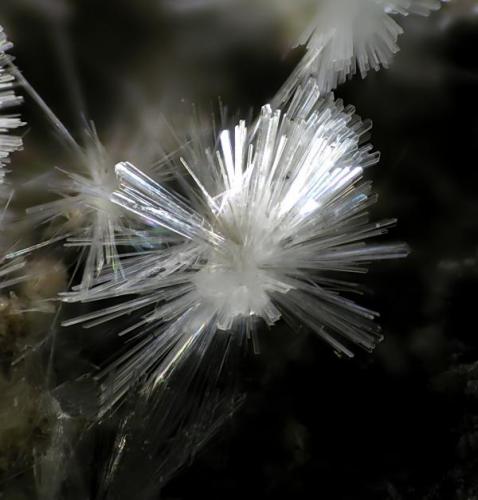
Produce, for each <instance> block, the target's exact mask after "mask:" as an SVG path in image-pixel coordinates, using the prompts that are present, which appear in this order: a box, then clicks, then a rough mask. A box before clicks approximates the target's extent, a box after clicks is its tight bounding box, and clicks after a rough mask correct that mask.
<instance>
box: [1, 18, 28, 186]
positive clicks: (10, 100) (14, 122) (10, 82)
mask: <svg viewBox="0 0 478 500" xmlns="http://www.w3.org/2000/svg"><path fill="white" fill-rule="evenodd" d="M11 48H12V44H11V43H10V42H9V41H8V40H7V37H6V36H5V33H4V31H3V28H2V27H1V26H0V184H2V183H3V181H4V177H5V174H6V171H5V166H6V165H7V163H8V162H9V156H10V154H11V153H13V152H14V151H17V150H19V149H20V148H21V147H22V140H21V138H20V137H17V136H14V135H11V134H10V133H9V132H10V131H11V130H13V129H16V128H18V127H21V126H22V125H23V123H22V121H21V119H20V117H19V116H18V115H16V114H12V113H10V109H11V108H12V107H13V106H16V105H18V104H19V103H21V101H22V98H21V97H19V96H17V95H16V94H15V92H14V86H15V77H14V76H13V75H12V73H11V72H10V71H9V67H8V65H9V58H8V55H7V51H8V50H9V49H11ZM0 194H1V193H0Z"/></svg>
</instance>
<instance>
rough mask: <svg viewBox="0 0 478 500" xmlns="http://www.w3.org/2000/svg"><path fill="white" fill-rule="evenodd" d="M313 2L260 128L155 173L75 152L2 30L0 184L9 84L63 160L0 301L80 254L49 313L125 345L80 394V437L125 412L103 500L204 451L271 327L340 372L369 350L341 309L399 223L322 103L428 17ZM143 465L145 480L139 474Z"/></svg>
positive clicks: (353, 305)
mask: <svg viewBox="0 0 478 500" xmlns="http://www.w3.org/2000/svg"><path fill="white" fill-rule="evenodd" d="M283 3H286V2H283ZM312 3H313V5H314V15H313V21H312V22H311V24H310V26H308V27H305V29H303V30H302V32H301V33H302V35H301V36H300V37H298V39H297V40H296V41H297V42H298V43H301V44H303V45H305V46H306V54H305V56H304V58H303V60H302V61H301V62H300V63H299V65H298V66H297V68H296V70H295V71H294V72H293V73H292V75H291V76H290V78H289V79H288V80H287V81H286V82H285V84H284V86H283V87H282V89H281V90H280V91H279V92H278V94H277V95H276V96H274V97H272V98H271V99H270V101H269V104H266V105H264V106H263V107H262V108H261V110H260V112H259V113H258V116H257V117H256V118H255V119H251V120H238V121H237V122H236V123H235V125H234V126H232V127H229V126H226V125H224V126H221V130H219V132H217V133H216V132H215V131H214V130H213V129H214V127H212V126H211V127H210V128H209V129H208V130H206V133H204V130H203V129H202V128H198V125H197V124H195V125H192V126H191V129H190V130H188V131H186V133H183V132H184V131H180V132H178V136H184V135H187V136H188V140H185V141H184V142H183V143H182V144H180V145H179V147H178V148H177V150H176V151H174V152H173V153H171V152H170V153H171V154H164V155H163V157H162V158H158V154H157V153H158V151H161V150H162V148H161V147H160V146H159V142H161V138H157V137H155V135H154V134H149V135H148V134H146V135H145V136H144V137H143V141H140V143H141V144H142V146H141V149H142V154H139V155H137V156H135V155H129V154H128V148H127V147H123V148H122V149H121V152H120V153H119V151H112V150H109V149H108V148H106V147H104V146H103V145H102V143H101V142H100V141H99V139H98V137H97V134H96V131H95V128H94V126H92V125H88V126H87V127H85V128H86V130H87V133H86V135H85V137H86V140H85V141H83V143H82V145H80V144H79V143H77V142H76V140H75V139H74V138H73V137H72V135H71V134H70V133H69V132H68V130H67V129H66V127H64V126H63V125H62V124H61V122H60V121H59V120H58V118H57V117H56V116H55V115H54V114H53V112H52V111H51V110H50V109H49V108H48V107H47V105H46V104H45V103H44V102H43V101H42V100H41V98H40V97H39V96H38V95H37V94H36V93H35V91H34V90H33V89H32V87H31V86H30V85H29V84H28V83H27V82H26V80H24V79H23V77H22V76H21V74H20V73H19V72H18V70H16V69H15V68H14V67H13V63H12V61H11V59H9V57H8V56H7V55H6V51H7V50H8V49H9V48H10V44H9V43H8V42H7V41H6V37H5V36H4V34H3V31H2V30H1V28H0V113H1V114H0V183H2V182H3V178H4V175H5V166H6V164H7V162H8V161H9V155H10V154H11V153H12V152H14V151H16V150H18V149H20V147H21V145H22V141H21V139H20V138H19V137H17V136H15V135H12V134H11V131H12V130H13V129H15V128H17V127H19V126H21V125H22V122H21V120H20V118H19V117H18V116H17V115H14V114H10V111H9V110H10V108H11V107H12V106H14V105H16V104H18V103H19V101H20V98H19V97H17V96H16V94H15V92H14V88H13V86H14V84H15V81H16V77H18V78H19V79H20V81H21V83H22V84H23V85H24V87H25V89H26V90H28V91H29V92H30V93H31V95H32V96H33V97H34V98H35V100H36V101H37V103H39V104H40V106H41V108H42V109H43V111H46V113H47V115H48V117H49V118H50V120H51V121H52V122H53V124H54V125H55V127H56V129H57V131H60V133H61V135H62V139H63V143H64V144H65V143H66V145H67V146H68V150H69V153H70V155H71V156H70V158H71V163H70V165H69V166H68V167H63V166H60V168H57V169H56V171H55V174H54V175H53V176H52V177H51V178H52V179H53V180H52V182H50V188H51V190H52V191H53V192H54V193H55V195H56V199H54V200H53V201H51V200H50V201H47V202H45V203H43V204H40V205H37V206H34V207H32V208H30V209H28V211H27V213H28V218H29V220H30V221H32V222H33V224H34V225H35V226H42V227H43V228H45V227H46V228H47V230H46V231H44V233H43V240H41V242H40V243H36V244H35V245H34V246H32V247H29V248H26V249H25V250H24V251H21V250H20V251H15V252H11V251H10V249H7V248H6V247H5V249H4V248H3V247H0V248H1V249H2V255H0V265H2V266H3V267H0V288H2V289H5V290H10V289H11V288H12V287H14V286H15V285H16V284H17V283H19V282H21V281H25V280H28V279H32V278H33V276H34V275H33V274H32V271H31V269H30V270H28V272H26V273H24V272H23V268H24V267H25V266H26V265H27V262H26V261H25V260H23V259H22V258H21V257H22V256H23V255H24V254H26V253H30V252H32V251H33V250H37V249H39V248H41V247H45V246H48V245H53V244H54V243H57V242H59V241H61V242H62V243H64V244H65V246H70V247H71V246H73V247H77V248H79V253H78V255H77V257H76V259H75V261H74V263H73V266H72V271H71V274H72V282H73V286H72V287H71V289H70V290H69V291H68V292H65V293H62V294H60V295H59V297H58V298H59V299H61V300H63V301H64V302H69V303H73V304H75V303H78V302H83V303H86V304H88V306H86V307H88V308H89V309H88V312H86V313H84V314H82V315H81V316H77V315H72V316H71V317H69V318H68V319H66V320H64V321H63V326H65V327H71V326H73V325H77V324H80V325H82V326H84V327H86V328H90V327H96V326H100V325H101V326H104V325H105V324H108V328H114V329H116V330H117V334H118V336H119V337H120V338H121V339H122V340H124V344H122V346H121V349H120V350H117V349H116V346H115V348H114V350H113V352H112V353H110V354H111V356H109V357H108V360H107V361H105V362H104V363H103V364H102V365H101V367H100V368H98V369H94V370H90V371H89V372H88V373H85V374H84V376H82V377H80V379H81V381H84V380H85V379H87V381H88V382H91V383H93V384H94V385H95V386H98V387H99V396H98V401H97V405H96V409H97V410H98V411H97V412H96V413H95V416H94V418H93V423H95V424H101V423H103V422H104V421H107V419H108V418H109V417H110V416H111V414H112V410H117V409H118V408H119V407H120V405H121V404H123V406H122V409H123V411H124V413H123V414H122V416H121V419H120V425H119V427H118V429H117V433H116V439H115V440H114V446H113V448H112V452H111V456H110V457H109V459H108V460H107V461H106V468H105V470H104V471H103V472H104V474H103V478H102V480H101V484H102V488H103V490H104V491H102V494H103V495H104V498H120V495H121V494H124V495H126V493H120V492H121V491H123V492H126V491H127V490H128V488H127V486H126V485H125V476H124V474H126V471H128V470H130V469H131V467H137V468H138V471H139V472H138V474H139V473H141V470H143V472H142V474H143V475H144V476H146V475H148V476H151V477H145V480H144V485H143V487H144V491H145V492H148V493H145V495H146V496H145V498H149V496H148V495H151V497H153V492H154V491H156V489H157V488H159V487H160V486H162V485H163V484H164V483H165V481H166V480H167V479H169V477H170V476H171V475H172V474H173V473H174V472H175V471H176V470H177V469H179V468H180V467H181V466H182V465H183V464H184V463H185V462H186V461H187V460H189V459H190V457H191V456H192V455H193V454H194V453H195V452H196V451H197V450H198V449H200V448H201V446H202V445H203V444H204V442H205V441H206V440H207V438H209V437H210V436H211V435H213V434H214V432H215V431H216V430H217V428H218V427H219V426H220V424H221V423H222V422H223V421H224V419H225V418H226V416H229V414H230V413H232V412H233V411H235V410H236V408H237V407H238V406H239V402H240V401H241V397H238V396H237V393H236V392H235V389H231V386H233V385H234V384H231V383H230V381H231V378H229V376H230V373H231V372H234V371H235V363H236V362H237V356H238V353H239V352H240V351H241V350H242V348H243V347H246V348H247V349H248V348H251V349H252V350H254V351H255V352H256V353H259V352H260V336H261V335H260V334H261V330H263V329H264V328H268V329H271V330H272V332H271V335H273V330H274V328H275V327H276V325H277V324H279V323H281V322H285V323H287V325H288V326H289V328H290V330H296V329H298V328H303V327H304V328H305V329H307V330H308V331H310V332H312V333H313V334H315V335H317V336H318V337H319V338H320V339H321V340H323V341H325V343H327V344H329V345H330V346H331V347H332V349H333V350H334V351H335V352H336V353H337V354H339V355H340V356H342V355H343V356H345V357H352V356H353V355H354V352H355V350H356V349H357V348H363V349H365V350H367V351H372V350H373V349H374V347H375V346H376V344H377V343H378V342H379V341H380V340H381V339H382V335H381V331H380V327H379V325H378V324H377V322H376V319H377V317H378V316H379V314H378V313H377V312H375V311H373V310H370V309H369V308H367V307H364V306H362V305H360V304H359V303H357V302H356V301H355V300H353V299H352V297H353V296H354V294H355V295H356V294H358V293H361V285H360V283H359V281H360V280H359V279H358V278H359V277H360V276H361V275H362V274H363V273H365V272H366V270H367V267H368V265H369V264H371V263H374V262H375V261H379V260H386V259H395V258H402V257H405V256H406V255H407V254H408V247H407V246H406V245H404V244H401V243H383V242H380V241H377V240H376V238H377V237H380V236H382V235H384V234H385V233H387V232H388V229H389V228H390V227H392V226H394V225H395V223H396V220H395V219H386V220H380V221H378V222H375V221H373V220H372V219H371V217H370V215H369V210H370V208H371V207H372V206H373V205H374V204H375V202H376V201H377V195H376V194H375V193H374V191H373V189H372V182H371V181H370V180H369V179H370V170H369V169H370V168H371V167H374V166H375V165H377V163H378V161H379V153H378V152H376V151H375V150H374V148H373V147H372V145H370V144H369V143H368V142H367V141H368V135H369V132H370V130H371V123H370V122H369V121H367V120H362V119H361V118H360V117H358V116H357V115H356V114H355V109H354V107H352V106H345V105H344V104H343V102H342V101H341V100H338V99H335V97H334V95H333V94H331V93H330V91H331V90H332V89H334V88H335V87H336V86H337V85H338V84H340V83H342V82H343V81H345V79H346V78H347V77H349V76H350V75H353V74H354V73H355V72H357V71H359V72H360V73H361V74H362V76H365V74H366V73H367V71H369V70H370V69H375V70H376V69H379V68H380V67H382V66H384V67H387V66H388V65H389V64H390V62H391V59H392V56H393V54H394V53H395V52H397V50H398V46H397V39H398V36H399V35H400V34H401V33H402V29H401V27H400V26H399V24H398V23H397V22H396V21H395V19H394V17H392V16H394V15H408V14H410V13H414V14H419V15H427V14H429V13H430V11H432V10H434V9H435V8H437V7H438V6H439V2H438V1H435V0H389V1H386V0H321V1H317V2H315V1H314V2H312ZM145 139H146V140H145ZM152 156H154V157H155V158H154V161H152ZM171 172H173V173H174V178H171V176H169V174H170V173H171ZM166 174H168V175H166ZM0 188H1V186H0ZM1 223H2V219H0V224H1ZM17 257H20V258H19V259H17ZM5 262H6V263H5ZM62 270H63V268H62ZM19 271H21V273H20V275H18V274H16V273H18V272H19ZM18 276H21V277H18ZM62 278H63V275H62ZM105 302H107V303H106V304H105ZM55 327H56V325H54V324H53V325H52V331H53V330H54V329H55ZM55 331H56V330H55ZM52 344H54V342H52ZM53 348H54V346H51V351H50V356H49V360H50V362H51V360H52V359H53V352H54V351H53ZM55 356H61V352H56V353H55ZM234 359H235V360H234ZM225 374H226V375H225ZM221 377H225V378H226V379H227V382H226V383H224V386H226V387H227V389H226V390H223V386H222V385H221V384H219V383H218V380H219V379H220V378H221ZM232 378H233V377H232ZM222 382H224V381H222ZM218 386H220V388H218ZM64 387H67V390H69V391H70V390H71V387H73V388H74V387H75V386H74V385H72V386H70V385H68V384H66V385H65V386H62V389H64ZM56 389H58V388H56ZM61 393H62V390H58V391H57V392H55V395H57V396H58V395H59V394H61ZM78 399H79V398H78ZM78 406H81V402H78ZM55 408H56V407H55ZM125 408H126V409H125ZM55 411H57V410H56V409H55ZM113 413H114V412H113ZM62 417H64V414H62ZM60 424H61V425H59V427H57V434H58V435H57V436H56V438H55V439H54V440H52V443H53V444H52V445H51V448H50V450H49V451H48V452H47V453H46V454H45V455H44V456H43V458H41V457H40V459H39V461H38V464H37V465H38V470H40V469H41V470H42V475H43V479H44V478H47V477H50V476H51V470H52V468H55V459H58V457H60V456H61V457H63V456H64V455H65V450H66V449H67V448H68V446H67V445H65V443H64V442H63V441H61V439H60V438H61V436H62V432H63V431H62V429H63V427H62V426H63V421H60ZM154 426H157V427H154ZM150 438H152V439H151V440H150ZM177 447H181V449H180V450H178V449H177ZM144 450H147V457H146V458H142V459H143V460H145V461H147V466H145V467H143V465H142V464H143V462H138V456H141V454H142V453H143V451H144ZM137 462H138V463H139V466H138V463H137ZM64 469H65V470H66V469H67V467H64ZM145 471H147V474H146V472H145ZM61 480H62V479H61V478H58V479H55V481H53V482H52V483H51V484H50V482H49V481H47V483H48V484H47V486H45V485H44V490H45V491H46V492H47V493H44V496H45V497H48V498H50V497H51V496H55V495H57V494H60V493H59V492H60V491H61V486H60V485H59V484H58V483H59V482H60V481H61ZM127 482H128V481H127V478H126V483H127ZM53 483H55V484H53ZM53 491H55V492H56V493H54V494H53V493H52V492H53ZM128 491H129V490H128ZM50 500H51V498H50Z"/></svg>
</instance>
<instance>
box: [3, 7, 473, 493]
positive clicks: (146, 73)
mask: <svg viewBox="0 0 478 500" xmlns="http://www.w3.org/2000/svg"><path fill="white" fill-rule="evenodd" d="M65 5H66V7H67V9H66V10H65V11H63V7H64V6H65ZM58 6H59V7H61V8H60V9H58V8H57V7H58ZM472 7H473V2H467V1H465V0H464V1H463V2H460V1H459V0H457V1H456V3H455V4H454V5H446V7H444V9H443V10H442V11H441V12H439V13H436V14H433V15H432V17H431V18H430V19H422V18H416V19H415V18H414V19H412V18H410V19H407V20H406V21H405V22H404V26H405V28H406V33H405V35H403V37H402V39H401V43H400V45H401V47H402V51H401V52H400V53H399V54H398V55H397V57H396V59H395V63H394V65H393V67H392V69H390V70H388V71H385V70H384V71H381V72H379V73H377V74H370V75H369V76H368V77H367V78H366V79H365V80H363V81H362V80H361V79H360V78H355V79H353V81H350V82H348V83H347V84H345V85H343V86H342V87H340V88H339V89H338V91H337V92H336V94H337V96H339V97H342V98H343V99H344V100H345V101H346V103H352V104H354V105H355V106H356V107H357V110H358V113H359V114H360V115H361V116H362V117H365V118H371V119H372V120H373V122H374V129H373V136H372V142H373V144H374V145H375V147H376V148H377V149H379V150H380V151H381V152H382V161H381V164H380V166H379V167H376V168H374V171H373V172H369V174H370V175H372V176H373V178H374V180H375V187H376V190H377V192H378V193H379V195H380V200H379V203H378V204H377V206H376V208H375V216H376V218H380V217H397V218H398V219H399V225H398V227H397V228H396V229H394V230H393V232H392V234H391V235H390V236H389V237H388V238H389V240H401V241H406V242H407V243H408V244H409V245H410V247H411V248H412V254H411V256H410V257H409V258H408V259H407V260H406V261H400V262H395V263H387V264H379V265H376V266H374V267H373V269H372V270H371V271H370V273H369V275H368V276H367V277H366V285H367V287H368V288H369V294H368V295H367V296H366V297H365V298H364V303H365V304H366V305H368V306H369V307H371V308H372V309H374V310H378V311H380V312H381V324H382V325H383V329H384V333H385V337H386V339H385V341H384V342H383V344H381V345H380V346H379V347H378V349H377V351H376V352H375V353H374V354H373V355H368V354H364V353H358V354H357V356H356V358H355V359H353V360H351V361H347V360H342V359H339V358H337V357H336V356H335V355H334V354H333V353H332V352H331V351H330V350H329V349H328V348H327V347H326V346H325V345H323V344H322V342H321V341H320V340H319V339H318V338H316V337H314V336H312V335H310V334H306V333H304V332H301V331H298V332H293V333H291V332H289V331H286V330H285V328H281V327H279V328H277V329H275V330H273V331H271V332H265V333H264V334H263V336H262V337H263V338H262V339H261V344H262V354H261V356H260V357H256V358H250V359H248V360H247V361H245V364H246V369H244V370H243V372H244V377H245V386H246V387H247V389H248V392H249V397H248V399H247V401H246V403H245V405H244V407H243V409H242V410H241V411H240V413H239V414H238V415H237V416H236V417H235V418H234V419H233V420H232V421H231V422H230V423H229V424H228V425H227V426H226V428H225V429H224V430H223V431H222V432H221V433H220V434H219V435H218V436H216V438H215V439H214V440H213V441H212V442H211V443H210V445H209V446H208V447H207V449H206V450H204V451H203V453H201V455H200V456H199V457H198V458H197V460H196V461H195V463H194V464H193V465H192V466H191V467H189V468H187V469H185V470H184V471H183V472H181V473H180V474H179V475H178V476H177V477H176V478H175V479H174V480H173V481H172V482H171V483H170V484H169V485H168V486H167V488H166V490H165V491H164V497H165V498H171V499H173V498H184V499H188V498H209V499H216V498H217V499H225V498H228V499H236V498H237V499H239V498H241V499H243V498H283V497H284V498H285V497H290V498H321V499H327V500H345V499H366V500H374V499H390V500H400V499H407V500H408V499H420V500H425V499H427V500H435V499H440V500H442V499H456V500H462V499H463V500H465V499H475V498H478V453H477V452H478V364H477V365H476V366H475V363H478V338H477V331H476V330H477V328H476V324H477V313H476V304H477V298H478V297H477V287H478V271H477V269H478V267H477V265H478V260H477V259H478V196H477V193H476V191H477V185H478V169H477V168H478V163H477V158H478V141H477V138H478V105H477V89H478V85H477V83H478V56H477V49H478V18H477V17H476V16H473V15H472ZM253 18H254V15H253V13H251V15H250V19H251V21H250V22H249V21H248V22H244V23H243V21H242V20H240V19H230V18H228V17H227V16H226V17H224V16H219V15H216V14H215V12H214V10H213V9H200V10H195V11H194V12H185V13H183V14H181V15H180V14H179V13H178V12H174V10H173V11H171V10H170V9H168V8H166V7H165V6H161V4H160V2H147V1H145V0H141V1H136V2H129V1H127V0H119V1H118V0H116V1H113V0H101V1H98V0H82V1H76V2H71V3H68V4H64V3H63V2H56V1H55V2H53V1H52V2H51V3H50V2H48V1H45V2H44V3H43V2H35V1H34V0H30V1H26V0H22V1H19V0H2V5H0V23H1V24H3V25H4V26H5V28H6V30H7V32H8V34H9V37H10V38H11V39H12V40H14V42H15V50H14V54H15V56H16V60H17V64H18V65H19V67H21V68H22V70H23V72H24V74H25V76H26V77H27V78H28V79H29V80H30V82H31V83H32V84H33V85H34V86H35V88H36V89H37V90H38V91H39V93H40V94H41V95H42V96H43V98H44V99H45V100H46V101H47V102H48V103H49V104H50V105H51V107H52V108H53V109H54V110H55V112H56V113H57V114H58V115H59V116H60V117H61V118H62V120H64V121H65V123H66V124H67V125H68V126H69V127H71V129H72V130H73V131H75V130H76V131H77V127H78V123H79V122H78V120H77V113H78V110H80V111H81V110H83V111H85V110H86V113H87V116H88V118H89V119H92V120H94V121H95V123H96V125H97V127H98V130H99V132H100V136H101V135H102V134H103V135H107V134H108V131H109V130H110V129H111V127H114V126H116V125H117V123H118V120H126V121H128V120H131V123H134V120H135V116H136V115H137V114H139V113H141V110H142V109H143V108H144V107H145V106H147V105H148V104H147V103H150V102H153V101H154V102H155V104H158V105H160V106H162V109H165V110H167V111H168V112H172V113H174V109H175V106H176V104H177V103H178V102H179V100H180V99H181V98H185V99H188V100H191V101H195V102H198V103H205V104H207V105H209V104H210V103H213V104H214V103H215V102H216V99H217V97H218V96H221V98H222V101H223V102H224V103H225V104H227V106H228V107H229V109H230V110H232V111H234V110H237V109H241V110H243V111H244V110H248V109H249V108H250V107H252V108H253V109H256V110H257V109H258V107H259V106H260V105H261V104H263V103H265V102H266V101H267V99H268V98H270V97H271V96H272V95H273V94H274V91H275V90H276V89H277V88H278V87H279V86H280V84H281V82H282V81H283V79H284V78H285V76H286V75H287V74H288V72H289V71H290V69H291V68H292V67H293V64H294V61H295V60H297V58H298V57H299V56H300V49H297V50H296V51H295V52H293V53H292V54H289V55H287V57H284V55H285V54H286V47H287V45H286V43H285V35H284V33H285V32H286V31H287V29H286V27H284V23H286V22H287V20H285V21H284V20H283V19H282V20H280V21H277V20H270V19H269V20H267V22H266V21H264V23H263V24H261V22H260V21H257V20H255V21H254V22H253V21H252V19H253ZM80 95H81V96H82V97H81V98H80V97H78V96H80ZM82 102H83V104H82ZM29 104H30V105H27V106H25V111H24V115H25V118H26V119H27V121H28V122H29V126H30V128H29V131H28V133H27V135H26V138H25V152H24V153H22V154H21V155H19V156H18V157H17V159H16V162H15V165H16V173H15V176H18V178H22V177H23V176H25V177H28V175H30V170H31V171H35V172H37V171H42V169H46V168H48V166H49V165H51V164H55V162H56V161H58V158H61V153H58V152H57V146H56V143H55V139H54V137H52V134H51V132H50V130H49V128H48V126H47V125H46V124H45V121H44V119H43V118H42V116H41V114H40V113H38V112H37V111H35V110H34V106H33V105H31V103H29ZM171 110H173V111H171ZM25 203H27V201H25ZM132 480H134V478H132Z"/></svg>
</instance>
